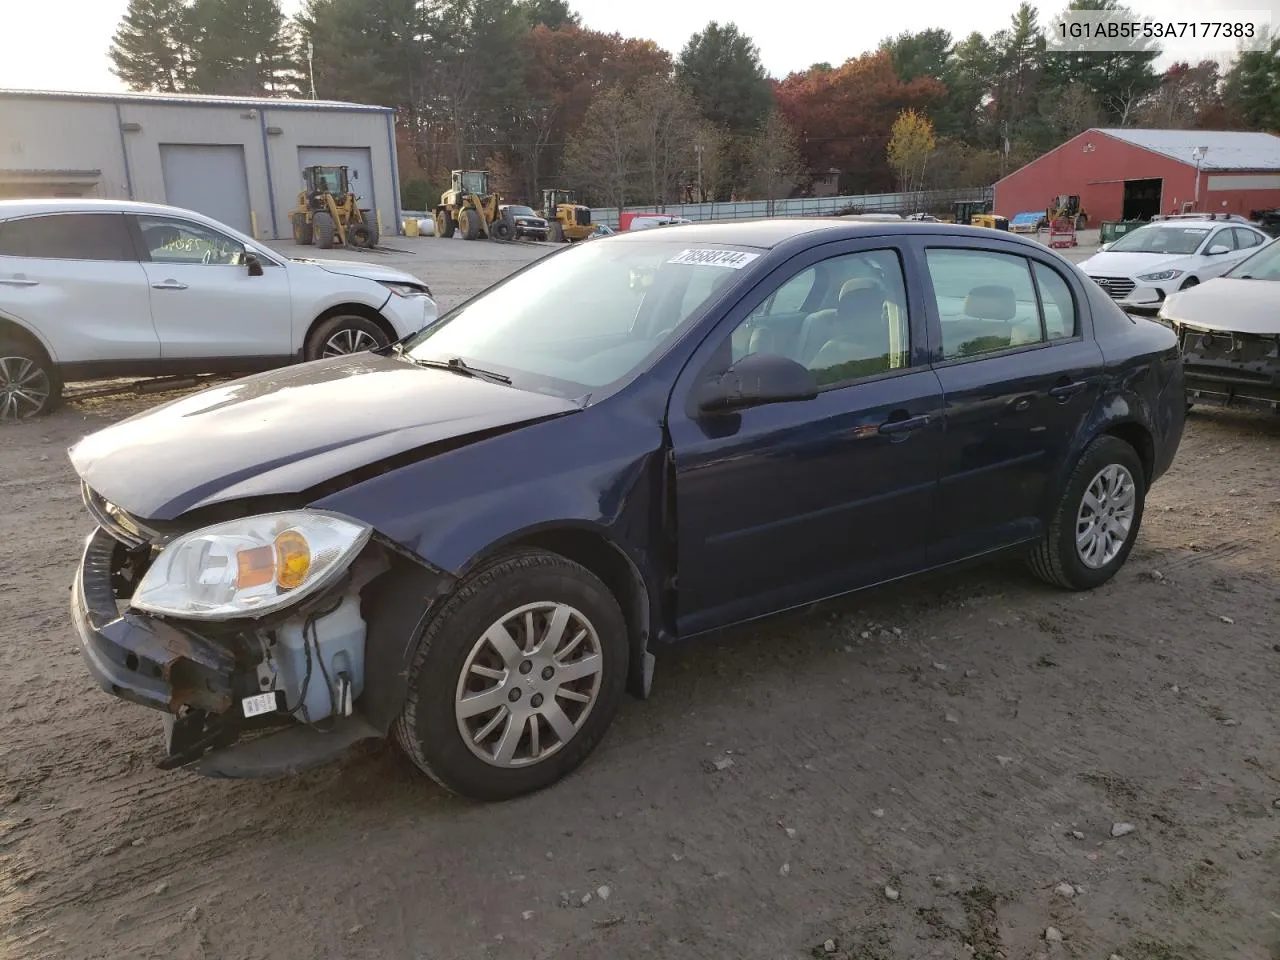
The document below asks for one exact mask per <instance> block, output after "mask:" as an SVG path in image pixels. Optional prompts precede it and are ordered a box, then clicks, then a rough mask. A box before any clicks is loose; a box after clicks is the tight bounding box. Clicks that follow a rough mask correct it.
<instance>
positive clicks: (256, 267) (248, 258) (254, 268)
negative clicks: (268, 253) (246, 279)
mask: <svg viewBox="0 0 1280 960" xmlns="http://www.w3.org/2000/svg"><path fill="white" fill-rule="evenodd" d="M244 265H245V266H246V267H248V268H249V276H251V277H260V276H262V261H261V260H259V259H258V258H257V256H256V255H254V254H252V253H246V254H245V256H244Z"/></svg>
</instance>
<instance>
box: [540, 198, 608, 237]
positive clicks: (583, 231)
mask: <svg viewBox="0 0 1280 960" xmlns="http://www.w3.org/2000/svg"><path fill="white" fill-rule="evenodd" d="M541 213H542V217H543V219H544V220H546V221H547V224H548V226H549V227H550V228H551V229H550V232H549V233H548V235H547V239H548V240H551V241H554V242H555V243H563V242H564V241H566V240H568V241H569V242H570V243H577V242H578V241H579V240H585V239H586V238H587V237H589V236H591V231H592V230H594V229H595V225H594V224H593V223H592V222H591V208H590V207H584V206H581V205H579V204H578V203H576V202H575V200H574V194H573V191H572V190H558V189H556V188H555V187H552V188H550V189H548V190H543V191H542V211H541Z"/></svg>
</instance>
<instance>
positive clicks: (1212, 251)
mask: <svg viewBox="0 0 1280 960" xmlns="http://www.w3.org/2000/svg"><path fill="white" fill-rule="evenodd" d="M1205 252H1206V253H1207V254H1208V255H1209V256H1211V257H1217V256H1221V255H1222V254H1224V253H1230V252H1231V248H1230V247H1228V246H1224V245H1223V244H1221V243H1215V244H1214V245H1213V246H1212V247H1210V248H1209V249H1208V250H1207V251H1205Z"/></svg>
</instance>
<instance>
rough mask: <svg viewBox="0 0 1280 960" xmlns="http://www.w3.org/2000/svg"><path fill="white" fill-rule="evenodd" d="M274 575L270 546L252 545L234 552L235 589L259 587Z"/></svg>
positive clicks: (274, 566) (273, 561) (274, 564)
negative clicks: (247, 548)
mask: <svg viewBox="0 0 1280 960" xmlns="http://www.w3.org/2000/svg"><path fill="white" fill-rule="evenodd" d="M275 575H276V563H275V552H274V551H273V550H272V549H271V548H270V547H254V548H252V549H250V550H239V551H237V552H236V589H237V590H245V589H248V588H249V587H261V586H263V585H265V584H268V583H270V582H271V581H272V580H273V579H274V578H275Z"/></svg>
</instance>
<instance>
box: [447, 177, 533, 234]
mask: <svg viewBox="0 0 1280 960" xmlns="http://www.w3.org/2000/svg"><path fill="white" fill-rule="evenodd" d="M450 180H451V183H450V186H449V189H448V190H446V191H445V192H444V193H442V194H441V195H440V203H439V204H438V205H437V206H436V208H435V211H434V216H435V221H436V236H437V237H444V238H448V237H452V236H453V235H454V233H455V232H456V231H459V230H460V231H462V239H463V240H479V239H480V238H481V237H488V238H489V239H490V240H514V239H515V236H516V223H515V220H514V218H512V217H511V216H510V215H508V214H504V213H503V212H502V211H501V210H499V206H500V205H501V202H502V199H501V198H500V197H499V196H498V195H497V194H496V193H491V192H490V190H489V171H487V170H454V171H453V172H452V173H451V174H450Z"/></svg>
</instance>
